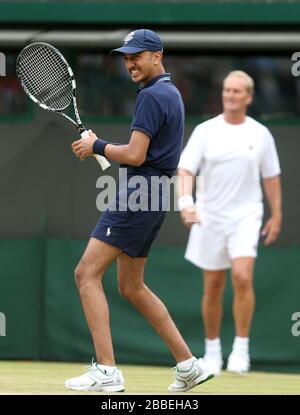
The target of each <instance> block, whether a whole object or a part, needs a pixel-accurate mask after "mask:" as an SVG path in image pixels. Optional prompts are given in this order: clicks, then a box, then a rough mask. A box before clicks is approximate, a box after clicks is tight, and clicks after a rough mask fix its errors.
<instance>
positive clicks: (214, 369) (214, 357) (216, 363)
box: [203, 353, 223, 375]
mask: <svg viewBox="0 0 300 415" xmlns="http://www.w3.org/2000/svg"><path fill="white" fill-rule="evenodd" d="M203 360H204V362H205V363H206V365H207V367H208V369H209V370H210V371H211V373H213V374H214V375H220V374H221V371H222V366H223V360H222V355H221V353H205V355H204V356H203Z"/></svg>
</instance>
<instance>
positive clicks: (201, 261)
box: [185, 212, 262, 270]
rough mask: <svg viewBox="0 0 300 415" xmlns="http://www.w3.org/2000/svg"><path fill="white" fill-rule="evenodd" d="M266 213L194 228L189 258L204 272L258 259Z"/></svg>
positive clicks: (196, 225) (203, 224)
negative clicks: (254, 258) (242, 258)
mask: <svg viewBox="0 0 300 415" xmlns="http://www.w3.org/2000/svg"><path fill="white" fill-rule="evenodd" d="M261 224H262V212H254V213H251V214H249V215H248V216H245V217H243V218H242V219H240V220H238V221H228V220H227V221H226V222H225V221H224V222H221V221H214V220H206V221H204V223H202V224H195V225H193V226H192V228H191V231H190V236H189V240H188V244H187V248H186V252H185V258H186V259H187V260H188V261H190V262H192V263H193V264H195V265H197V266H198V267H200V268H203V269H207V270H220V269H226V268H230V267H231V261H232V260H233V259H234V258H238V257H245V256H246V257H256V255H257V245H258V240H259V234H260V228H261Z"/></svg>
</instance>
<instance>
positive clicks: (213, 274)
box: [202, 270, 226, 340]
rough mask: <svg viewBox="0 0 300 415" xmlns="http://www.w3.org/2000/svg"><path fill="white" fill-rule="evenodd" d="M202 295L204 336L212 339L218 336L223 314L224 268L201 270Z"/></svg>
mask: <svg viewBox="0 0 300 415" xmlns="http://www.w3.org/2000/svg"><path fill="white" fill-rule="evenodd" d="M203 275H204V295H203V298H202V316H203V321H204V330H205V336H206V338H207V339H210V340H213V339H215V338H217V337H220V329H221V321H222V315H223V306H222V299H223V293H224V288H225V283H226V279H225V277H226V275H225V271H224V270H218V271H208V270H204V271H203Z"/></svg>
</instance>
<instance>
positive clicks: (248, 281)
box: [232, 257, 255, 337]
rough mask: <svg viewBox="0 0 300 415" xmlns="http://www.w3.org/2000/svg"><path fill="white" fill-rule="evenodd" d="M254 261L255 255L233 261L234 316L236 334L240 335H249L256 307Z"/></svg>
mask: <svg viewBox="0 0 300 415" xmlns="http://www.w3.org/2000/svg"><path fill="white" fill-rule="evenodd" d="M254 263H255V258H253V257H240V258H236V259H234V260H233V261H232V284H233V289H234V301H233V316H234V321H235V329H236V335H237V336H239V337H249V332H250V326H251V322H252V317H253V312H254V307H255V295H254V290H253V269H254Z"/></svg>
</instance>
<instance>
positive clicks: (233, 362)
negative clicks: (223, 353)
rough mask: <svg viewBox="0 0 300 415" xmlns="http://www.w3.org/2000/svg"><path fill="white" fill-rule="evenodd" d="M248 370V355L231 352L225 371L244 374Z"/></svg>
mask: <svg viewBox="0 0 300 415" xmlns="http://www.w3.org/2000/svg"><path fill="white" fill-rule="evenodd" d="M249 369H250V357H249V354H248V353H238V352H231V353H230V355H229V358H228V363H227V371H228V372H233V373H238V374H240V375H244V374H246V373H247V372H248V371H249Z"/></svg>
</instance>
